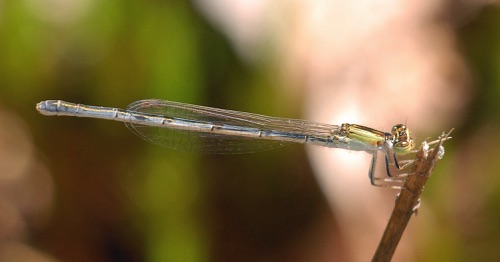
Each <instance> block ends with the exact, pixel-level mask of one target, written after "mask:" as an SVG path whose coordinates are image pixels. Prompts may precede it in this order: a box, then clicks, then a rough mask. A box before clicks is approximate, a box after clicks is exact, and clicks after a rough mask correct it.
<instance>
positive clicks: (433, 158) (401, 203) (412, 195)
mask: <svg viewBox="0 0 500 262" xmlns="http://www.w3.org/2000/svg"><path fill="white" fill-rule="evenodd" d="M452 131H453V130H450V132H448V133H447V134H443V135H441V136H440V137H439V140H438V142H437V144H436V146H435V147H434V148H433V149H432V150H431V151H429V146H428V144H427V143H425V142H424V143H423V144H422V146H421V147H420V148H419V150H418V152H417V155H416V159H415V162H414V163H413V166H412V168H411V170H410V174H411V175H409V176H408V178H407V179H406V180H405V182H404V185H403V187H402V188H401V192H400V193H399V195H398V197H397V199H396V204H395V206H394V210H393V211H392V215H391V218H390V219H389V222H388V224H387V227H386V228H385V231H384V235H383V236H382V239H381V240H380V243H379V245H378V248H377V251H376V252H375V255H374V256H373V260H372V261H390V260H391V258H392V256H393V255H394V251H395V250H396V247H397V245H398V243H399V240H400V239H401V236H402V235H403V232H404V230H405V228H406V225H407V224H408V221H409V220H410V218H411V216H412V215H413V213H415V212H416V210H417V209H418V206H419V204H420V194H421V193H422V191H423V189H424V185H425V183H426V182H427V179H429V177H430V175H431V172H432V170H433V169H434V166H435V165H436V163H437V161H438V160H439V159H440V158H441V157H442V155H443V153H444V152H443V148H442V144H443V142H444V141H445V140H448V139H449V138H450V137H449V135H450V133H451V132H452Z"/></svg>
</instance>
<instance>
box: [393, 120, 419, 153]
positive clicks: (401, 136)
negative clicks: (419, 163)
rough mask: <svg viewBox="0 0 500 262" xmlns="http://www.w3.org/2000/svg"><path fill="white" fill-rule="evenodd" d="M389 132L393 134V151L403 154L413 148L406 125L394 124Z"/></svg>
mask: <svg viewBox="0 0 500 262" xmlns="http://www.w3.org/2000/svg"><path fill="white" fill-rule="evenodd" d="M391 134H392V136H393V149H394V153H396V154H398V155H404V154H408V153H409V152H410V151H411V150H412V149H413V146H414V143H413V138H412V137H411V136H410V130H408V128H407V127H406V125H403V124H399V125H395V126H394V127H393V128H392V130H391Z"/></svg>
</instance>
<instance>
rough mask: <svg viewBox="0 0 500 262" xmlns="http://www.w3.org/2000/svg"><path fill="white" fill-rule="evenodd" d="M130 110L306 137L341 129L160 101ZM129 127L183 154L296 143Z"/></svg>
mask: <svg viewBox="0 0 500 262" xmlns="http://www.w3.org/2000/svg"><path fill="white" fill-rule="evenodd" d="M127 110H128V111H134V112H139V113H144V114H147V115H155V116H164V117H168V118H175V119H181V120H183V121H191V122H196V123H208V124H213V125H231V126H237V127H241V128H243V129H245V128H249V129H258V130H263V131H266V130H275V131H279V132H286V133H293V134H303V135H304V136H305V135H314V136H330V135H331V134H332V131H335V130H338V129H339V127H338V126H334V125H327V124H321V123H315V122H309V121H305V120H297V119H287V118H277V117H269V116H263V115H258V114H251V113H245V112H238V111H232V110H224V109H218V108H211V107H205V106H198V105H191V104H184V103H178V102H171V101H165V100H157V99H148V100H140V101H136V102H134V103H132V104H130V105H129V106H128V107H127ZM126 126H127V127H128V128H129V129H130V130H131V131H132V132H133V133H135V134H136V135H138V136H139V137H141V138H143V139H145V140H147V141H149V142H152V143H154V144H158V145H161V146H165V147H169V148H174V149H177V150H181V151H197V152H202V153H221V154H238V153H250V152H258V151H265V150H270V149H273V148H277V147H281V146H284V145H288V144H290V143H293V142H291V141H282V140H266V139H261V138H260V139H256V138H251V137H241V136H228V135H227V134H217V133H212V132H196V131H193V130H180V129H169V128H162V127H153V126H146V125H139V124H133V123H126Z"/></svg>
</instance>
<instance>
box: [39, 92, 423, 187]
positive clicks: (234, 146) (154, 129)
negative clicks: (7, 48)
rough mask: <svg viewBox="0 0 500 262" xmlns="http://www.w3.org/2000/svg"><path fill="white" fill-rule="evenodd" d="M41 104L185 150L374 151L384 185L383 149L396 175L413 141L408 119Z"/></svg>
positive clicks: (156, 103)
mask: <svg viewBox="0 0 500 262" xmlns="http://www.w3.org/2000/svg"><path fill="white" fill-rule="evenodd" d="M36 109H37V110H38V111H39V112H40V113H42V114H44V115H56V116H78V117H90V118H100V119H107V120H115V121H120V122H124V123H125V125H126V126H127V127H128V128H129V129H130V130H131V131H132V132H133V133H134V134H136V135H138V136H139V137H141V138H143V139H145V140H147V141H150V142H152V143H155V144H158V145H161V146H165V147H170V148H175V149H179V150H184V151H201V152H205V153H249V152H257V151H263V150H268V149H271V148H276V147H280V146H284V145H286V144H289V143H301V144H312V145H318V146H323V147H332V148H343V149H347V150H352V151H365V152H367V153H369V154H371V155H372V161H371V164H370V169H369V173H368V175H369V178H370V182H371V184H372V185H379V184H377V183H376V182H375V181H376V178H375V177H374V169H375V163H376V161H377V153H378V151H382V152H383V153H384V155H385V164H386V171H387V175H388V176H389V177H391V173H390V170H389V166H395V167H396V168H397V169H403V168H405V167H406V166H407V165H405V166H400V164H399V163H398V159H397V158H396V155H405V154H408V153H409V152H411V150H412V148H413V146H414V143H413V139H412V138H411V136H410V131H409V130H408V128H407V127H406V126H405V125H403V124H398V125H395V126H394V127H393V128H392V130H391V132H390V133H389V132H383V131H379V130H376V129H373V128H369V127H366V126H362V125H356V124H347V123H344V124H341V125H340V126H338V125H329V124H322V123H317V122H311V121H305V120H298V119H288V118H278V117H270V116H264V115H258V114H252V113H245V112H238V111H232V110H225V109H218V108H212V107H205V106H199V105H190V104H184V103H178V102H171V101H165V100H158V99H147V100H140V101H136V102H133V103H132V104H130V105H129V106H128V107H127V109H126V110H124V109H119V108H109V107H100V106H88V105H82V104H74V103H69V102H64V101H61V100H47V101H42V102H40V103H38V104H37V105H36Z"/></svg>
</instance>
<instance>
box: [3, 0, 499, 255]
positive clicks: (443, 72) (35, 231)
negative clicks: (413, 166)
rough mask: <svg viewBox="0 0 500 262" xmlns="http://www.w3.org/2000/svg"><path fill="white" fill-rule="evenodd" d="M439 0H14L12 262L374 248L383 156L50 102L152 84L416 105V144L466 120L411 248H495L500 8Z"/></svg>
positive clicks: (301, 110) (400, 113) (6, 10)
mask: <svg viewBox="0 0 500 262" xmlns="http://www.w3.org/2000/svg"><path fill="white" fill-rule="evenodd" d="M431 2H432V3H415V2H414V1H356V2H355V3H350V2H349V3H347V2H343V1H323V0H321V1H314V2H313V3H310V2H306V1H258V0H257V1H244V0H237V1H234V0H233V1H229V0H211V1H202V0H199V1H95V0H66V1H61V0H45V1H44V0H22V1H9V0H3V1H2V0H0V210H1V212H0V221H1V223H0V238H1V242H0V260H1V261H367V260H369V259H370V258H371V256H372V255H373V253H374V251H375V249H376V247H377V245H378V241H379V240H380V238H381V236H382V232H383V229H384V226H385V223H386V222H387V220H388V219H389V216H390V212H391V209H392V207H393V204H394V199H395V196H396V193H397V191H393V190H389V189H381V188H374V187H371V186H370V185H369V180H368V177H367V171H368V167H369V162H370V157H369V155H367V154H364V153H356V152H344V151H345V150H335V149H325V148H312V147H304V146H301V145H294V146H288V147H285V148H280V149H277V150H273V151H269V152H262V153H255V154H245V155H200V154H196V153H182V152H176V151H172V150H170V149H168V148H162V147H159V146H156V145H152V144H149V143H147V142H145V141H143V140H141V139H140V138H138V137H136V136H134V135H133V134H132V133H130V132H129V131H128V130H127V128H125V127H124V126H123V124H121V123H118V122H112V121H103V120H94V119H83V118H70V117H46V116H43V115H40V114H39V113H38V112H37V111H36V110H35V105H36V103H37V102H39V101H42V100H46V99H62V100H66V101H70V102H77V103H84V104H91V105H102V106H110V107H120V108H125V107H126V106H127V105H128V104H129V103H131V102H133V101H135V100H140V99H146V98H159V99H165V100H172V101H179V102H185V103H193V104H201V105H207V106H212V107H219V108H227V109H233V110H239V111H247V112H253V113H259V114H266V115H272V116H280V117H291V118H302V119H307V120H313V121H319V122H324V123H330V124H340V123H342V122H351V123H358V124H363V125H366V126H370V127H373V128H377V129H380V130H390V128H391V127H392V125H394V124H396V123H407V125H408V126H409V127H410V128H411V129H412V135H413V136H414V137H415V139H416V141H417V146H418V145H420V143H421V142H422V141H423V140H424V139H434V138H436V137H437V136H438V135H440V134H441V133H442V132H443V131H448V130H449V129H451V128H452V127H454V128H455V131H454V133H453V135H452V136H453V137H454V138H453V139H452V140H451V141H447V142H446V155H445V157H444V159H443V160H442V161H441V162H439V163H438V166H437V168H436V170H435V172H434V175H433V177H432V178H431V179H430V181H429V182H428V184H427V187H426V190H425V191H424V193H423V197H422V206H421V210H420V213H419V216H418V217H414V218H413V219H412V220H411V221H410V224H409V228H408V230H407V231H406V232H405V235H404V236H403V239H402V241H401V243H400V245H399V247H398V249H397V250H396V256H395V260H396V261H397V260H400V259H401V258H404V260H405V261H437V260H439V261H457V260H460V261H492V260H495V259H497V258H498V257H499V255H500V250H499V249H498V247H499V246H500V222H499V221H500V204H499V203H500V176H499V173H500V165H499V162H498V159H499V156H500V139H499V138H497V137H496V135H497V134H498V133H499V132H500V121H499V119H500V118H498V114H499V113H500V106H499V105H500V103H499V101H500V73H499V72H500V71H499V70H500V7H499V6H498V5H496V4H494V3H493V1H467V0H464V1H431ZM497 145H498V147H497ZM379 167H380V170H379V173H380V172H383V169H382V167H383V165H381V163H379Z"/></svg>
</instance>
